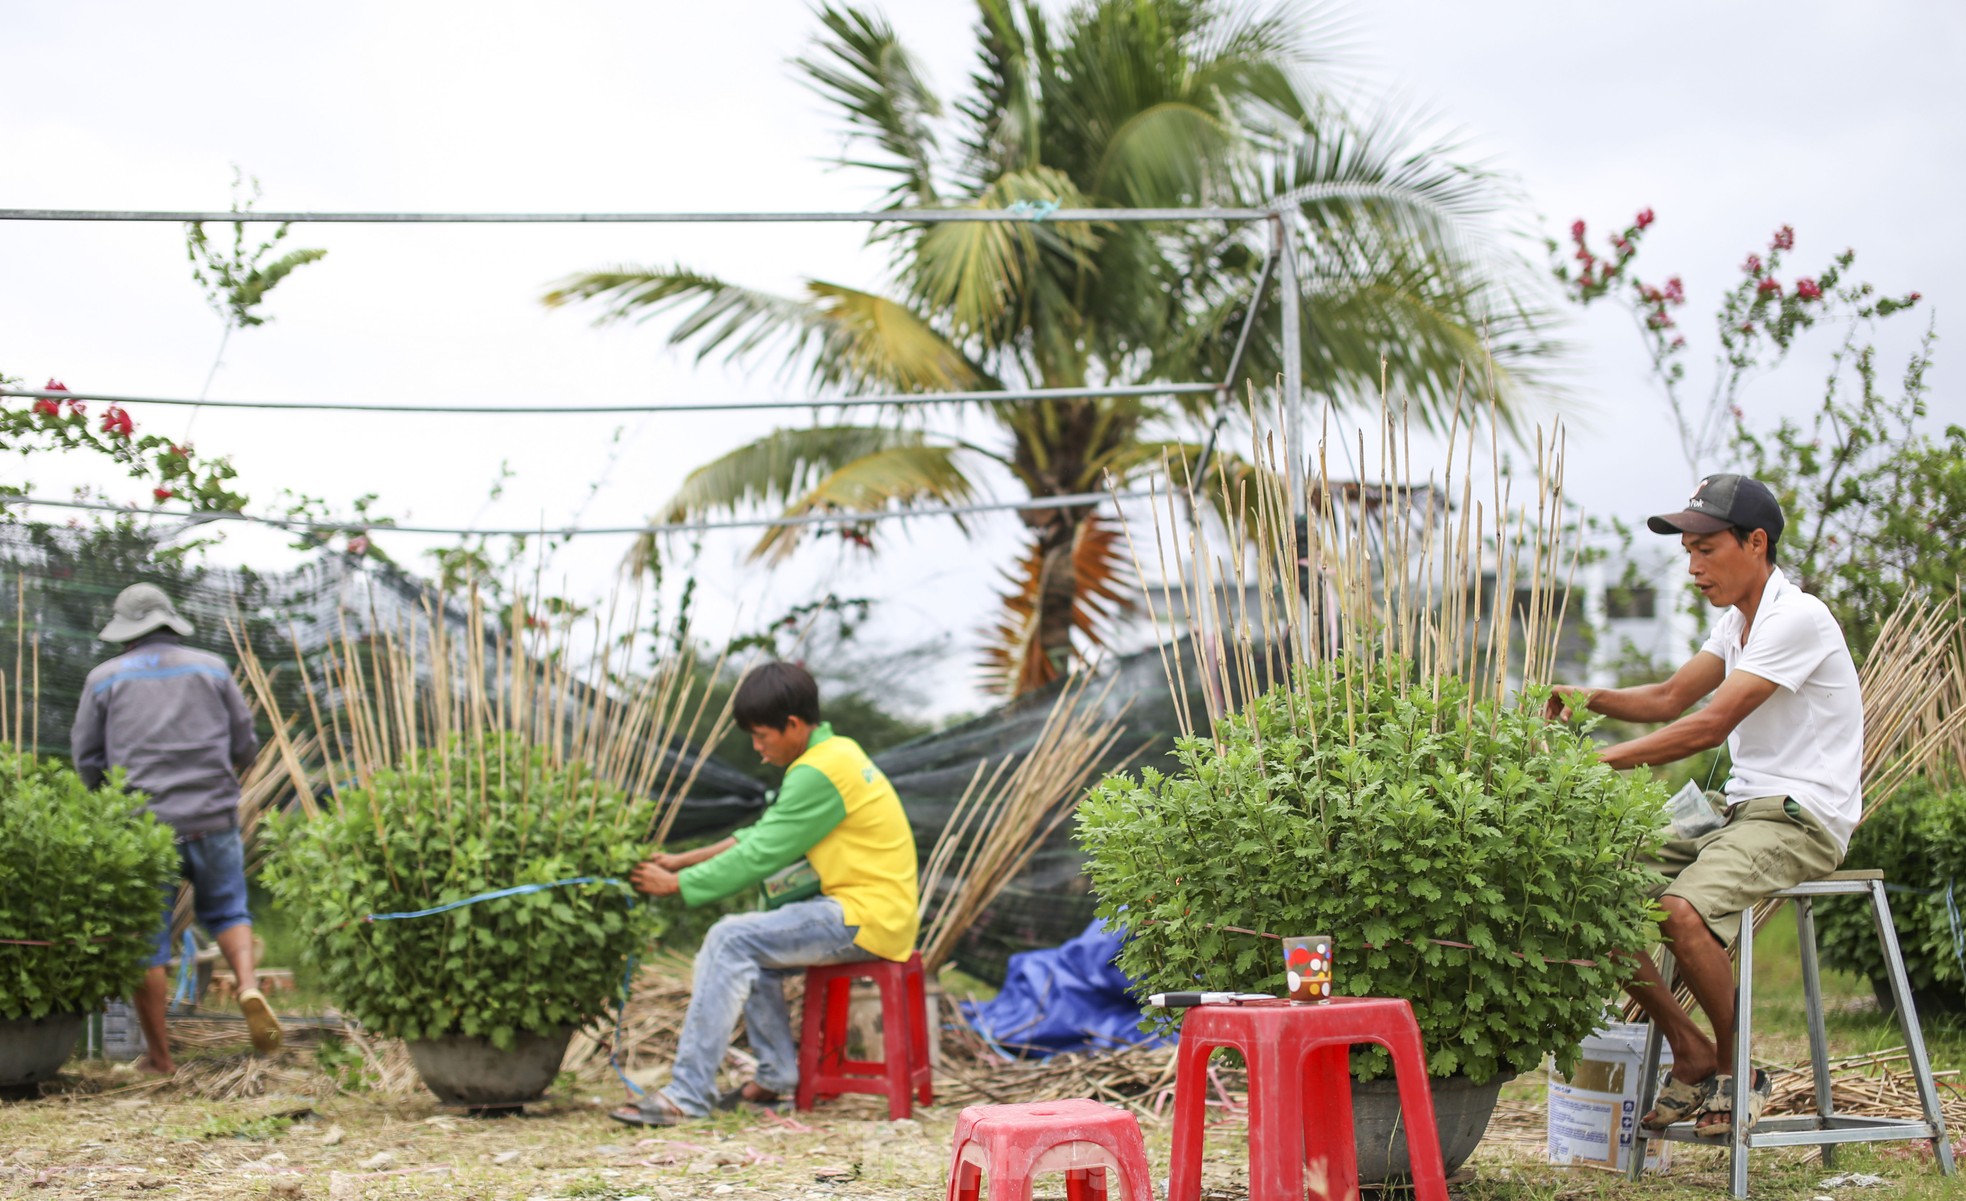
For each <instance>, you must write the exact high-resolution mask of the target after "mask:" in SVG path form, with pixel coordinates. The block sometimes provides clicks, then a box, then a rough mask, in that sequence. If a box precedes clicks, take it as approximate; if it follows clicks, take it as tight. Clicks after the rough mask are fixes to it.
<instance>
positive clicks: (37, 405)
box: [34, 396, 61, 417]
mask: <svg viewBox="0 0 1966 1201" xmlns="http://www.w3.org/2000/svg"><path fill="white" fill-rule="evenodd" d="M34 411H35V412H37V413H41V414H43V415H45V416H48V417H59V416H61V402H60V401H59V400H50V399H48V398H47V397H45V396H44V397H41V398H40V399H39V400H36V401H35V402H34Z"/></svg>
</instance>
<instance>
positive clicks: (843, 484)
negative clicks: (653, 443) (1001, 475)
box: [626, 425, 976, 570]
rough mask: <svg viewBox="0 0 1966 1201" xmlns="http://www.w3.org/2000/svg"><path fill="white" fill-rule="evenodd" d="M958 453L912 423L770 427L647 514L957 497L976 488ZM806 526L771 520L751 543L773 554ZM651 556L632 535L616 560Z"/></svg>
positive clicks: (799, 509)
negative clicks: (631, 543)
mask: <svg viewBox="0 0 1966 1201" xmlns="http://www.w3.org/2000/svg"><path fill="white" fill-rule="evenodd" d="M962 453H963V448H962V447H960V446H958V445H955V444H952V443H937V442H934V441H932V440H931V439H930V437H929V435H927V434H924V433H922V432H921V431H920V430H899V429H890V428H885V427H879V426H853V425H833V426H814V427H810V428H803V429H779V430H773V431H772V432H771V433H769V434H766V435H765V436H764V437H762V438H759V439H757V440H756V441H754V442H750V443H747V444H745V445H743V446H740V447H738V448H737V449H736V450H733V451H730V452H729V453H727V454H725V455H723V456H721V457H719V458H717V459H714V460H712V461H711V462H708V463H705V464H704V465H703V466H701V467H698V468H697V469H696V470H694V471H692V472H690V473H689V475H688V476H686V477H685V478H684V480H683V484H682V487H680V488H678V489H677V490H676V493H675V495H673V496H671V497H670V498H669V500H668V501H667V502H666V503H665V504H664V505H663V507H662V509H661V510H660V512H659V513H658V514H657V517H656V521H657V522H658V523H661V524H669V523H675V522H685V521H691V520H695V519H697V518H701V517H705V516H708V515H710V514H713V513H731V514H739V513H746V512H752V511H755V510H756V509H759V508H763V507H768V506H780V507H781V515H783V516H787V517H797V516H803V515H806V514H811V513H820V512H826V511H829V510H835V511H839V512H870V511H875V510H879V509H884V508H887V507H888V506H890V505H896V504H898V505H901V506H903V507H905V506H908V505H911V504H920V503H936V504H962V503H964V502H965V501H967V500H969V499H970V498H971V497H973V496H974V495H975V491H976V489H975V485H974V484H973V483H972V481H971V480H970V478H969V476H968V475H967V474H966V473H965V472H964V471H963V469H962V464H961V461H960V458H959V456H960V455H961V454H962ZM957 524H958V525H961V522H958V523H957ZM810 532H811V527H810V526H776V527H773V528H772V529H770V530H769V531H767V532H766V533H765V535H764V536H763V537H761V538H760V539H759V540H758V543H757V545H756V546H754V547H753V548H752V551H751V553H752V555H753V556H754V557H756V556H764V555H769V556H770V557H771V558H772V559H773V560H774V561H776V560H779V559H782V558H784V557H785V556H786V555H788V554H790V553H791V552H792V550H793V549H794V548H795V547H796V546H797V545H798V544H799V542H800V540H801V538H802V537H803V536H804V535H805V534H807V533H810ZM651 559H652V546H641V545H638V546H637V547H636V548H635V549H633V550H632V551H631V552H630V555H629V558H628V560H627V564H626V566H627V567H628V569H629V570H634V569H636V567H637V565H638V564H642V563H646V562H649V561H651Z"/></svg>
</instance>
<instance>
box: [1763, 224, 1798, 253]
mask: <svg viewBox="0 0 1966 1201" xmlns="http://www.w3.org/2000/svg"><path fill="white" fill-rule="evenodd" d="M1768 248H1769V249H1770V250H1794V249H1795V226H1793V225H1784V226H1782V227H1781V228H1780V229H1778V230H1776V231H1775V240H1774V241H1772V242H1770V243H1768Z"/></svg>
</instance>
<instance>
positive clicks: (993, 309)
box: [904, 167, 1101, 345]
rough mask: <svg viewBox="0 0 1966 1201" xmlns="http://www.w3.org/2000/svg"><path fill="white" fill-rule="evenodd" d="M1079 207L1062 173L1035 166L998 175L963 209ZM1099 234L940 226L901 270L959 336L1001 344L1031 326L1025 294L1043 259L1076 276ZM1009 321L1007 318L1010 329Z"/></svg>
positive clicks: (1087, 227)
mask: <svg viewBox="0 0 1966 1201" xmlns="http://www.w3.org/2000/svg"><path fill="white" fill-rule="evenodd" d="M1084 203H1085V198H1084V197H1083V196H1082V195H1080V193H1079V191H1078V189H1077V188H1075V187H1073V186H1072V181H1071V180H1070V179H1069V178H1067V177H1066V176H1065V174H1064V173H1063V172H1060V171H1054V170H1052V169H1050V168H1048V167H1036V168H1033V169H1031V170H1029V171H1018V172H1012V173H1009V174H1006V175H1004V176H1002V177H1001V178H999V179H998V180H997V181H996V182H995V183H993V184H991V185H990V187H989V188H988V189H987V190H986V191H985V192H984V193H983V194H982V195H981V196H980V197H978V198H977V201H976V203H975V204H974V205H971V206H968V207H972V208H983V209H1005V208H1011V207H1013V206H1015V205H1018V204H1028V205H1039V204H1052V205H1056V206H1058V207H1061V208H1077V207H1081V206H1083V205H1084ZM1100 236H1101V234H1100V231H1098V230H1095V228H1094V227H1093V226H1092V225H1091V224H1089V223H1087V222H1083V221H1036V220H1034V221H1028V222H1025V221H1018V222H1003V221H961V222H945V223H943V224H940V225H935V226H932V227H930V228H929V229H928V231H927V232H926V233H924V234H922V235H921V237H920V238H919V239H918V240H917V241H916V242H915V244H914V248H913V253H912V256H911V258H910V259H909V260H908V261H907V262H906V263H905V264H904V270H905V271H906V273H907V275H908V277H909V282H910V286H911V290H912V291H913V293H914V294H915V296H916V297H917V298H918V299H919V300H920V302H921V304H922V305H923V307H925V308H927V309H928V310H929V311H931V312H937V313H946V314H948V323H949V326H950V328H951V329H953V330H954V331H955V335H956V336H957V337H959V338H966V337H971V336H977V337H981V338H983V339H984V341H985V343H986V344H992V345H993V344H1000V343H1001V342H1002V340H1003V339H1004V337H1005V336H1006V335H1007V334H1010V333H1014V332H1017V331H1021V330H1023V329H1025V328H1027V327H1028V324H1029V317H1030V307H1031V297H1030V296H1029V292H1030V290H1031V288H1032V286H1033V285H1034V284H1037V283H1038V282H1039V281H1040V280H1041V279H1042V278H1043V277H1044V275H1045V273H1044V272H1042V271H1040V269H1039V268H1040V260H1041V259H1047V258H1048V259H1052V260H1054V261H1055V263H1056V270H1059V271H1063V272H1064V273H1066V274H1068V275H1070V274H1076V273H1078V272H1081V271H1083V270H1085V269H1086V268H1087V267H1088V266H1089V265H1090V262H1091V257H1090V256H1091V253H1092V252H1093V251H1094V250H1095V249H1096V248H1097V246H1098V244H1099V239H1100ZM1054 278H1055V274H1054ZM1007 317H1009V318H1012V320H1011V321H1010V322H1009V323H1008V325H1007V324H1006V318H1007Z"/></svg>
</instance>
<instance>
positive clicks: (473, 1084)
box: [408, 1026, 573, 1109]
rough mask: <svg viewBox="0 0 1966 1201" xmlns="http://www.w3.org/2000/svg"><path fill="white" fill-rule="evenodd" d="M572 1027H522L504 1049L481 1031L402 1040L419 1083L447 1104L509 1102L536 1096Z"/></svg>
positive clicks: (555, 1070)
mask: <svg viewBox="0 0 1966 1201" xmlns="http://www.w3.org/2000/svg"><path fill="white" fill-rule="evenodd" d="M572 1038H573V1027H571V1026H567V1027H562V1028H561V1029H559V1030H555V1031H549V1032H547V1033H544V1034H530V1033H522V1034H520V1035H519V1036H518V1041H517V1042H516V1044H515V1045H514V1046H513V1047H512V1049H511V1050H509V1051H501V1050H499V1049H498V1048H497V1047H494V1046H493V1045H492V1041H491V1039H489V1038H485V1037H483V1036H482V1035H470V1034H447V1035H445V1036H443V1037H442V1038H427V1039H418V1040H416V1041H413V1042H410V1043H409V1044H408V1046H409V1049H410V1059H411V1061H412V1062H414V1063H415V1064H416V1071H417V1075H419V1076H421V1077H423V1083H424V1085H425V1087H427V1088H429V1090H430V1091H431V1092H433V1093H436V1094H437V1099H438V1100H439V1101H442V1102H444V1103H445V1104H447V1105H468V1106H470V1107H472V1108H474V1109H476V1108H484V1109H498V1108H509V1107H511V1106H516V1105H524V1104H525V1103H526V1102H528V1101H537V1100H539V1099H540V1098H541V1097H543V1096H545V1095H546V1090H547V1089H549V1088H551V1087H552V1086H553V1079H554V1077H556V1076H558V1075H559V1074H560V1061H561V1060H563V1059H565V1058H566V1055H567V1043H568V1042H569V1041H571V1040H572Z"/></svg>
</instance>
